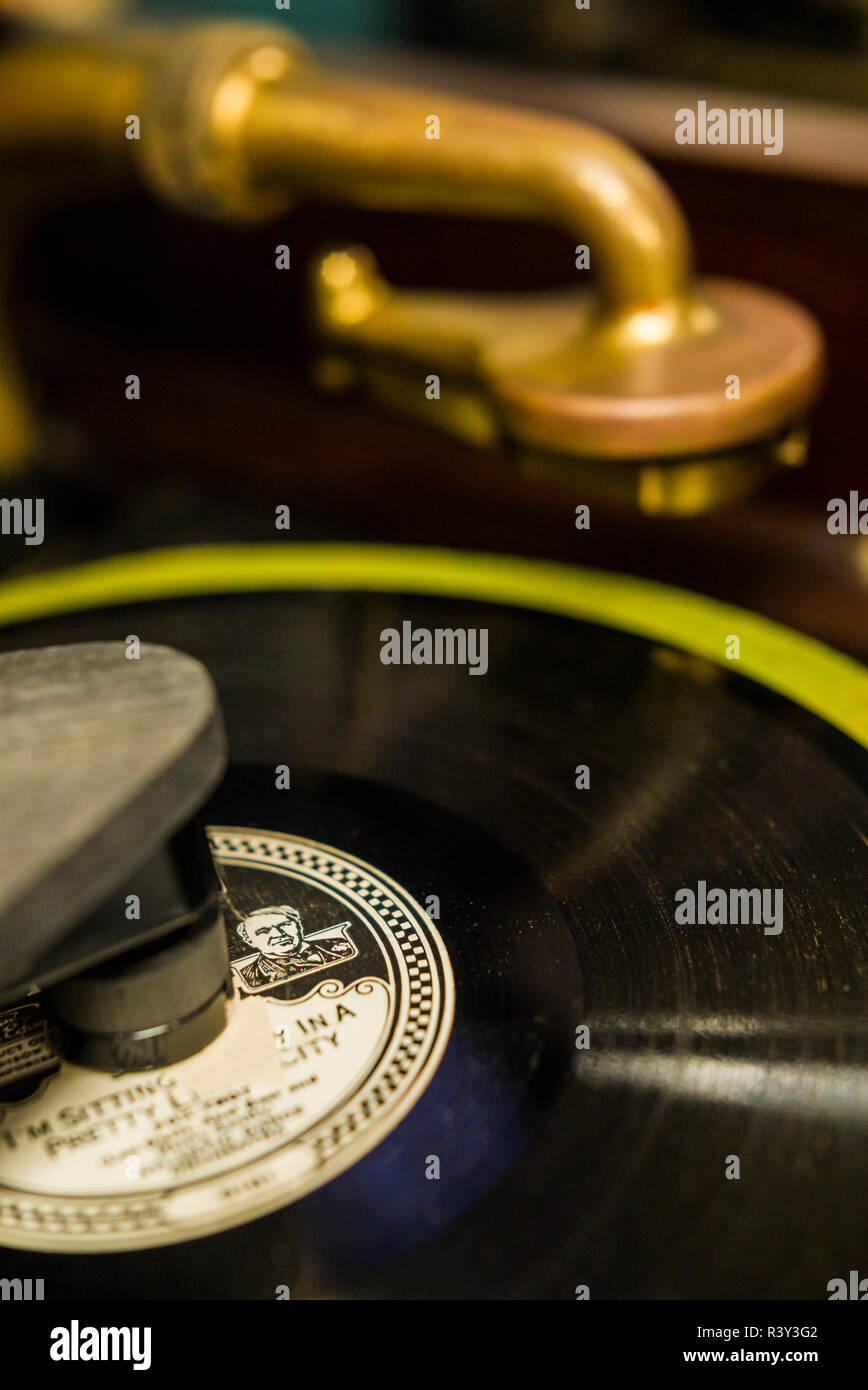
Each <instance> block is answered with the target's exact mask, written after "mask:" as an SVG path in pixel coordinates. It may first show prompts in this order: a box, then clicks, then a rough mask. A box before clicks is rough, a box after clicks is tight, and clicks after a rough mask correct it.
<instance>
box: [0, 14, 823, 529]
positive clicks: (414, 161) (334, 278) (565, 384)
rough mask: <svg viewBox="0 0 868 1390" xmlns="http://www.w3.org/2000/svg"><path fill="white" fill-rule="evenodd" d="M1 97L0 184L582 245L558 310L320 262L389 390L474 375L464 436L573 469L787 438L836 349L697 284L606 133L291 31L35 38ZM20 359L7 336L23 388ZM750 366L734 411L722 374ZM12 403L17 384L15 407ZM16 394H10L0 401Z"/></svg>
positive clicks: (0, 56)
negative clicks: (437, 83)
mask: <svg viewBox="0 0 868 1390" xmlns="http://www.w3.org/2000/svg"><path fill="white" fill-rule="evenodd" d="M0 92H2V94H3V101H2V103H0V189H2V188H3V187H4V186H6V182H7V175H8V173H9V172H10V171H11V172H12V173H14V171H15V170H16V168H17V169H19V170H22V169H24V170H28V169H29V170H31V171H32V170H33V168H34V167H35V168H37V169H39V170H42V172H43V175H44V178H43V184H44V191H45V196H47V197H52V196H55V197H56V196H58V194H57V179H58V171H61V172H62V173H63V174H64V175H65V176H70V175H71V173H72V172H73V171H77V173H75V177H79V178H80V177H82V176H83V177H86V178H89V179H93V178H103V179H105V178H108V179H109V180H110V181H114V182H117V181H119V180H124V179H127V178H130V177H136V178H138V179H140V180H141V181H142V182H144V184H145V185H146V186H147V187H149V188H150V189H151V190H152V192H153V193H154V194H155V195H156V196H157V197H159V198H161V199H162V200H164V201H168V202H170V203H174V204H176V205H179V206H181V207H183V208H184V209H185V210H186V211H188V212H195V213H199V214H200V215H203V216H206V217H211V218H217V219H224V220H232V219H241V220H256V219H262V218H268V217H270V216H273V215H275V214H277V213H279V212H281V211H283V210H285V209H286V208H287V207H289V206H290V205H291V204H292V202H293V201H294V200H296V199H298V198H300V197H310V196H313V197H316V196H327V197H328V198H331V199H333V200H335V199H336V200H338V201H344V202H352V203H357V204H361V205H364V206H368V207H379V208H410V209H414V210H418V209H441V210H444V211H453V212H478V213H482V214H487V215H513V216H514V215H521V216H526V217H530V218H534V219H537V220H539V221H547V222H550V223H551V224H553V225H555V226H557V227H560V228H563V229H565V230H566V231H567V232H569V233H570V234H571V235H573V236H574V237H575V239H576V242H577V243H581V244H586V245H588V246H589V248H590V250H591V262H592V270H593V277H594V279H593V283H594V290H595V293H594V295H593V296H588V295H587V293H585V292H584V291H583V292H581V294H578V293H576V294H571V295H562V296H560V299H559V301H558V302H557V303H555V302H553V301H552V300H551V297H548V298H545V297H537V298H534V297H532V296H522V297H521V298H520V300H519V299H518V298H516V299H515V300H514V301H513V302H512V304H511V305H507V306H506V307H504V306H503V305H501V306H499V307H498V306H494V307H493V306H492V305H491V304H490V303H486V302H485V301H482V300H476V299H474V298H473V297H472V296H452V297H451V298H450V297H448V296H441V297H439V299H438V300H437V302H432V300H431V299H430V298H429V299H426V298H425V297H424V296H422V295H417V296H406V295H400V294H396V293H395V292H393V291H391V290H390V287H389V286H387V285H386V284H385V283H384V282H383V281H381V280H379V278H378V277H377V275H376V272H375V270H374V268H373V266H372V263H370V261H366V260H365V257H364V255H358V254H354V255H349V256H345V258H344V259H343V260H341V259H340V258H338V260H335V259H334V258H332V259H331V260H330V261H329V262H328V264H325V263H324V265H323V266H321V267H320V274H319V277H318V279H317V281H316V283H315V293H316V300H317V304H318V308H319V314H320V327H321V330H322V332H323V334H324V336H325V338H326V339H327V340H329V341H332V342H334V343H335V344H336V345H337V347H338V349H340V350H345V351H347V352H349V354H350V356H353V355H355V357H356V358H358V359H363V360H364V361H365V363H366V364H368V365H369V366H370V368H371V370H370V371H369V373H368V379H369V384H373V385H374V389H375V390H378V391H379V393H380V394H381V396H382V397H383V398H384V399H390V400H391V401H392V403H393V404H397V405H398V408H401V409H403V408H410V409H414V408H415V407H414V405H413V404H412V402H411V398H412V401H415V399H416V395H417V394H418V392H417V383H418V379H419V378H418V368H419V364H420V362H421V363H425V364H427V365H428V367H429V368H432V369H433V370H435V371H437V370H440V369H441V367H442V369H444V370H446V371H447V372H452V373H455V372H457V373H458V374H459V375H461V376H463V377H464V378H465V379H466V378H467V377H468V376H470V377H473V378H475V380H476V381H477V383H478V385H479V388H480V391H479V397H478V399H476V400H475V401H474V400H472V399H470V396H469V395H468V393H467V392H466V391H464V394H463V395H462V393H461V388H460V387H456V390H455V391H454V392H453V394H452V397H451V405H448V404H447V405H446V407H445V408H444V409H442V410H441V411H440V412H439V419H438V421H437V423H441V424H445V426H446V427H447V428H451V429H457V430H458V431H459V432H465V431H469V432H470V433H471V435H473V432H474V431H475V432H476V433H475V435H474V436H473V437H477V438H480V439H483V438H484V439H496V438H498V437H500V436H501V435H503V434H507V435H511V436H512V437H513V438H514V439H515V440H517V441H518V442H520V443H521V444H522V445H523V446H526V447H527V448H528V449H529V450H530V451H531V453H533V451H542V452H543V453H554V454H555V455H559V456H561V457H562V458H566V459H569V458H582V457H583V458H586V459H594V458H596V459H609V460H613V461H618V460H624V459H632V460H641V459H642V458H643V457H646V458H647V457H649V456H652V457H656V458H677V457H679V456H680V457H682V458H684V459H688V458H690V457H691V456H694V457H695V456H696V455H708V454H711V453H715V452H718V453H721V454H722V453H723V452H724V451H727V450H728V451H730V452H731V451H732V450H733V449H735V448H740V447H741V446H742V445H743V444H746V445H748V446H749V447H750V448H753V447H754V446H755V445H756V444H757V442H758V441H762V440H764V439H771V438H772V437H774V436H778V437H779V436H780V435H781V432H782V431H784V430H785V429H787V428H788V427H789V426H790V425H791V424H792V423H793V422H794V421H795V420H798V417H799V416H800V414H801V413H802V412H803V411H804V408H805V406H806V404H807V402H808V401H809V400H810V398H811V396H812V394H813V393H814V391H815V390H816V386H817V381H818V376H819V363H820V356H821V354H820V340H819V335H818V334H817V332H816V329H815V327H814V326H813V324H812V323H811V321H810V320H809V319H808V318H807V316H806V315H804V314H803V313H802V312H801V311H800V310H798V309H797V308H796V307H795V306H793V305H790V304H788V303H787V301H783V300H780V299H779V298H777V297H775V296H771V295H768V294H766V293H764V292H760V291H755V290H753V289H752V288H751V287H749V286H738V285H728V284H725V283H723V284H720V285H711V286H708V287H700V288H699V289H697V287H696V286H695V285H694V284H693V283H692V276H691V255H690V245H689V238H688V233H687V229H686V226H685V223H684V219H683V217H682V215H681V212H680V210H679V208H678V206H677V204H676V202H675V201H674V199H673V198H672V197H671V195H670V194H669V192H668V191H667V189H666V188H665V186H664V185H663V184H662V183H661V181H660V180H659V179H658V178H657V176H656V175H655V174H654V173H653V172H652V170H651V169H649V168H648V166H647V165H646V164H645V163H644V161H643V160H641V159H640V158H639V157H638V156H637V155H635V154H633V153H632V152H631V151H630V150H629V149H627V148H626V146H624V145H623V144H622V143H621V142H620V141H619V140H616V139H614V138H612V137H610V136H608V135H605V134H602V133H601V132H599V131H597V130H594V129H592V128H591V127H589V126H586V125H582V124H579V123H576V122H572V121H565V120H561V119H558V118H554V117H548V116H543V115H537V114H533V113H529V112H522V111H515V110H511V109H508V108H504V107H497V106H489V105H485V104H483V103H477V102H475V101H469V100H456V99H455V98H453V97H450V96H446V95H442V94H431V93H425V94H420V93H419V92H417V91H415V90H413V89H407V90H402V89H397V88H396V89H389V88H383V87H381V86H379V85H374V84H370V83H365V82H358V81H350V80H348V79H346V78H345V77H343V76H341V75H336V74H334V73H330V72H328V71H326V70H321V69H319V68H317V66H316V65H315V64H314V63H313V62H312V61H311V60H310V59H309V57H308V55H307V53H306V51H305V50H304V49H303V48H302V47H301V46H300V45H299V44H297V43H296V42H295V41H294V40H292V39H291V38H289V37H288V36H287V35H286V34H285V32H284V31H283V30H281V29H270V28H267V27H260V26H251V25H245V24H238V23H234V22H227V23H219V24H204V25H201V24H194V25H189V26H184V27H175V28H171V29H159V28H158V29H119V30H107V31H105V32H104V33H100V34H93V35H91V36H90V37H87V38H79V37H76V38H75V39H69V40H65V41H58V40H56V39H52V40H46V41H43V42H42V43H35V44H34V43H31V44H19V45H17V46H14V47H12V48H11V49H9V50H7V51H5V52H2V53H0ZM131 115H135V116H137V117H138V118H139V122H140V127H141V129H140V138H135V139H132V140H131V139H127V138H125V123H126V122H127V120H128V118H129V117H130V116H131ZM61 182H62V180H61ZM60 196H62V195H60ZM21 206H22V205H21V204H19V209H20V207H21ZM8 220H9V218H8V217H7V221H8ZM10 351H11V349H10V345H9V343H8V338H7V341H6V342H5V343H4V342H3V341H2V326H0V358H4V359H5V362H4V361H2V360H0V371H2V370H3V367H4V365H5V368H6V372H7V378H8V380H10V381H11V379H12V375H13V374H14V372H13V369H12V368H11V366H10V362H9V354H10ZM384 355H385V357H386V358H389V359H390V360H391V361H394V360H395V359H396V358H397V359H399V360H402V361H403V363H404V368H403V370H404V373H405V378H404V379H403V380H397V379H395V378H394V376H393V377H390V376H389V372H390V371H391V368H390V367H389V366H388V364H387V366H386V370H385V372H384V371H383V370H382V369H381V366H378V361H379V359H380V358H382V357H383V356H384ZM739 371H741V374H742V397H741V404H740V406H738V407H736V408H735V409H734V408H733V405H732V402H731V401H730V400H728V399H726V398H725V396H724V382H725V380H726V379H728V376H727V374H728V373H733V372H734V373H739ZM11 390H14V388H10V387H9V385H8V381H7V390H6V396H7V400H8V399H9V398H10V395H11ZM2 400H3V387H2V383H0V412H2V409H3V407H2ZM468 421H471V423H470V424H467V422H468ZM19 435H20V431H19ZM0 438H2V419H0ZM16 447H17V446H16ZM2 448H3V446H2V443H0V465H2ZM751 468H752V465H751ZM749 471H750V470H749ZM733 476H734V475H733ZM656 486H657V485H656V484H655V487H656ZM667 486H668V485H667ZM738 486H739V487H740V486H741V483H739V484H738ZM664 490H665V489H664ZM711 491H713V489H711ZM700 492H701V493H702V495H703V497H704V496H705V495H706V492H707V490H706V489H705V487H704V486H703V488H702V489H700ZM646 495H647V488H646ZM667 495H668V493H667ZM695 495H696V490H695V488H694V489H693V490H692V492H691V496H692V497H693V496H695ZM685 505H687V504H685ZM689 505H690V507H694V505H695V504H694V502H692V501H691V502H690V503H689Z"/></svg>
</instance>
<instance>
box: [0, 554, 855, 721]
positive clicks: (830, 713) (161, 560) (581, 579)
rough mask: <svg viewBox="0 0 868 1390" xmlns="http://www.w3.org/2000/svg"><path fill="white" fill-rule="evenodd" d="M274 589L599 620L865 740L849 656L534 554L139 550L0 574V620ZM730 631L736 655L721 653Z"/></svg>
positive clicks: (626, 579)
mask: <svg viewBox="0 0 868 1390" xmlns="http://www.w3.org/2000/svg"><path fill="white" fill-rule="evenodd" d="M286 589H328V590H332V589H349V590H357V591H358V590H362V591H368V592H389V591H396V592H399V593H400V592H403V593H414V594H426V595H429V596H433V597H441V598H457V599H469V600H476V601H480V602H485V603H499V604H506V605H512V606H515V607H519V608H529V609H534V610H537V611H539V612H543V613H554V614H558V615H560V616H563V617H571V618H580V619H582V620H584V621H586V622H592V623H599V624H601V625H603V626H605V627H612V628H617V629H619V630H621V631H623V632H630V633H633V634H635V635H637V636H640V637H646V638H650V639H651V640H653V641H656V642H660V643H663V644H665V645H667V646H670V647H675V648H679V649H681V650H682V651H685V652H689V653H691V654H693V655H696V656H702V657H705V658H707V659H708V660H709V661H712V662H714V663H716V664H717V665H719V666H722V667H724V668H725V669H727V670H729V671H735V672H736V673H737V674H739V675H742V676H748V677H749V678H750V679H751V680H754V681H757V682H759V683H760V684H762V685H764V686H766V687H767V688H768V689H770V690H774V691H776V692H777V693H778V694H779V695H783V696H786V698H787V699H789V700H793V701H795V703H796V704H799V705H802V706H803V707H804V708H805V709H808V710H810V711H811V712H812V713H814V714H816V715H819V716H820V718H821V719H824V720H826V722H827V723H829V724H831V725H832V726H833V727H834V728H836V729H840V730H841V731H842V732H843V733H845V734H848V735H849V736H850V737H851V738H852V739H855V741H856V742H857V743H859V744H861V745H862V746H863V747H865V748H868V669H866V668H865V667H864V666H861V665H860V664H859V663H858V662H856V661H854V660H852V659H851V658H850V657H847V656H843V655H841V653H839V652H835V651H833V650H832V649H831V648H829V647H826V646H825V645H824V644H823V643H822V642H818V641H816V640H815V639H814V638H811V637H805V636H804V635H802V634H801V633H798V632H793V631H792V630H790V629H789V628H786V627H782V626H781V625H780V624H778V623H775V622H772V621H771V620H770V619H768V618H763V617H760V616H759V615H757V614H755V613H749V612H747V611H746V610H744V609H740V608H735V607H732V606H731V605H729V604H724V603H718V602H717V601H716V600H714V599H710V598H706V597H705V596H703V595H701V594H694V593H690V592H688V591H686V590H682V589H675V588H671V587H670V586H668V585H665V584H658V583H656V582H654V581H652V580H647V579H636V578H634V577H632V576H630V575H623V574H613V573H610V572H609V571H606V570H594V569H580V568H573V567H570V566H568V565H562V564H554V563H550V562H547V561H541V560H525V559H519V558H516V557H512V556H503V555H491V554H485V553H478V552H472V551H453V550H439V549H433V548H432V549H427V548H426V549H421V548H416V547H404V546H382V545H353V544H349V545H342V544H302V545H294V544H283V545H280V544H257V545H206V546H189V547H181V548H173V549H165V550H151V551H145V552H142V553H140V554H130V555H120V556H114V557H112V558H110V559H103V560H94V561H90V562H88V563H86V564H82V565H76V566H74V567H72V568H69V569H61V570H53V571H49V572H47V573H43V574H35V575H27V576H22V577H19V578H14V579H8V580H6V581H4V582H3V583H0V626H9V625H11V624H15V623H25V622H32V621H35V620H38V619H42V618H51V617H57V616H60V615H61V614H64V613H70V612H78V611H82V610H88V609H97V608H109V607H114V606H116V605H119V604H129V603H146V602H150V601H153V600H159V599H175V598H190V597H195V596H196V595H203V594H236V593H246V592H248V593H249V592H266V591H272V592H273V591H280V590H286ZM732 637H738V639H739V648H740V655H739V658H738V659H737V660H732V659H729V658H728V657H727V654H726V653H727V643H728V640H729V639H731V638H732Z"/></svg>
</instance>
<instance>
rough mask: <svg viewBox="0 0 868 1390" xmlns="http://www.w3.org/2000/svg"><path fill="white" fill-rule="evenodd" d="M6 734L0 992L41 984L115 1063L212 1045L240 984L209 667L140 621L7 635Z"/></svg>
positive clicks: (83, 1059)
mask: <svg viewBox="0 0 868 1390" xmlns="http://www.w3.org/2000/svg"><path fill="white" fill-rule="evenodd" d="M0 740H2V747H3V759H2V763H0V806H2V807H3V808H4V809H3V815H2V828H3V836H4V848H5V853H4V855H3V856H2V857H0V1004H4V1003H9V1002H12V1001H14V1000H16V999H19V998H21V997H23V996H24V995H26V994H28V993H29V992H31V991H32V990H33V989H35V988H39V990H40V991H41V993H40V1002H41V1004H42V1005H43V1007H44V1009H45V1011H46V1013H47V1015H48V1017H49V1019H50V1020H51V1021H52V1023H53V1025H54V1033H55V1035H56V1040H57V1043H58V1046H59V1048H60V1050H61V1051H62V1052H63V1053H65V1055H67V1056H68V1057H70V1058H71V1059H72V1060H74V1061H76V1062H78V1063H80V1064H81V1065H84V1066H90V1067H95V1068H98V1069H101V1070H105V1071H110V1072H118V1071H136V1070H145V1069H148V1068H151V1067H156V1066H165V1065H168V1064H169V1063H171V1062H176V1061H179V1060H180V1059H181V1058H183V1057H186V1056H189V1055H190V1054H191V1053H193V1052H196V1051H198V1050H199V1049H200V1048H201V1047H204V1046H205V1044H206V1043H208V1042H210V1041H211V1040H212V1038H214V1037H216V1036H217V1034H218V1033H219V1032H220V1031H221V1029H222V1028H223V1025H224V1022H225V1004H226V998H227V995H228V994H229V993H230V992H231V985H230V975H229V966H228V959H227V951H226V939H225V933H224V930H223V916H222V910H221V899H220V884H219V880H218V878H217V875H216V872H215V869H214V866H213V863H212V860H211V855H210V851H209V848H208V843H207V840H206V837H205V833H204V829H203V827H202V825H201V824H200V822H199V819H198V813H199V811H200V809H201V807H202V805H203V804H204V802H205V800H206V799H207V797H208V795H209V794H210V792H211V791H212V790H213V789H214V787H215V786H216V785H217V783H218V782H219V781H220V779H221V777H222V775H223V771H224V768H225V764H226V747H225V735H224V732H223V723H222V718H221V715H220V710H219V706H218V702H217V697H216V692H215V689H214V685H213V683H212V681H211V678H210V676H209V675H208V673H207V671H206V670H205V668H204V667H203V666H202V665H201V664H200V663H199V662H197V661H195V660H194V659H193V658H192V657H189V656H186V655H184V654H183V653H181V652H177V651H174V650H173V649H172V648H170V647H162V646H152V645H149V644H147V643H143V644H140V643H139V642H138V639H132V638H128V639H127V640H126V641H116V642H86V643H77V644H73V645H69V646H59V647H44V648H39V649H37V650H30V651H17V652H10V653H8V654H6V655H3V656H0Z"/></svg>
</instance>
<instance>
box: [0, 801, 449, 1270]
mask: <svg viewBox="0 0 868 1390" xmlns="http://www.w3.org/2000/svg"><path fill="white" fill-rule="evenodd" d="M209 836H210V840H211V847H212V851H213V855H214V860H215V863H216V865H217V869H218V871H219V873H220V875H221V878H222V880H223V886H224V889H225V917H226V932H227V936H228V941H229V957H230V961H231V968H232V980H233V985H234V997H233V998H232V1000H231V1001H230V1003H229V1006H228V1021H227V1026H226V1028H225V1029H224V1031H223V1033H222V1034H221V1035H220V1037H219V1038H217V1039H216V1040H215V1041H214V1042H213V1043H211V1045H210V1046H209V1047H207V1048H205V1049H204V1051H202V1052H199V1053H197V1054H196V1055H195V1056H192V1057H188V1058H186V1059H185V1060H184V1061H183V1062H178V1063H176V1064H175V1065H173V1066H169V1067H166V1068H165V1069H164V1070H162V1071H160V1070H156V1071H149V1072H133V1073H127V1074H126V1075H123V1076H117V1077H112V1076H109V1075H107V1074H104V1073H102V1072H97V1071H90V1070H87V1069H85V1068H82V1067H77V1066H72V1065H70V1064H69V1063H67V1062H62V1061H60V1060H59V1058H58V1057H57V1056H56V1055H55V1053H54V1051H53V1048H52V1044H51V1037H50V1031H49V1028H48V1025H47V1021H46V1019H45V1017H44V1015H43V1012H42V1009H41V1007H40V1004H39V996H38V994H35V995H32V996H30V997H28V998H27V999H26V1000H24V1001H22V1002H20V1003H18V1004H16V1005H14V1006H13V1007H11V1008H7V1009H5V1010H3V1011H2V1012H0V1244H5V1245H8V1246H17V1247H20V1248H25V1249H33V1250H57V1251H76V1250H79V1251H81V1250H100V1251H106V1250H133V1249H140V1248H143V1247H147V1246H154V1245H165V1244H170V1243H172V1242H174V1241H182V1240H190V1239H193V1238H194V1237H197V1236H204V1235H209V1234H212V1233H213V1232H216V1231H221V1230H225V1229H227V1228H229V1227H231V1226H236V1225H239V1224H240V1223H242V1222H244V1221H249V1220H252V1219H253V1218H255V1217H258V1216H263V1215H265V1214H266V1213H267V1212H270V1211H274V1210H276V1209H277V1208H278V1207H281V1206H283V1205H284V1204H285V1203H287V1202H290V1201H293V1200H295V1199H296V1198H298V1197H300V1196H302V1195H303V1194H304V1193H306V1192H310V1191H311V1190H312V1189H313V1188H316V1187H319V1186H320V1185H321V1184H322V1183H325V1182H328V1181H329V1179H330V1178H333V1177H335V1176H336V1175H337V1174H338V1173H340V1172H342V1171H343V1169H345V1168H347V1167H349V1166H350V1165H351V1164H352V1163H354V1162H355V1161H356V1160H357V1159H359V1158H361V1157H362V1155H363V1154H365V1153H367V1152H368V1151H369V1150H370V1149H372V1148H373V1147H374V1146H375V1145H376V1144H377V1143H378V1142H379V1141H380V1140H381V1139H382V1138H383V1137H384V1135H386V1134H387V1133H388V1132H389V1131H390V1130H391V1129H393V1128H394V1126H395V1125H396V1124H397V1123H398V1121H399V1120H400V1119H401V1118H402V1116H403V1115H405V1114H406V1112H407V1111H408V1110H409V1109H410V1107H411V1106H412V1105H413V1104H414V1103H415V1102H416V1101H417V1100H418V1098H419V1096H420V1095H421V1094H422V1092H423V1090H424V1089H425V1087H426V1086H427V1084H428V1082H429V1081H430V1079H431V1077H432V1076H433V1074H434V1071H435V1070H436V1068H437V1065H438V1063H439V1061H440V1058H441V1056H442V1054H443V1051H444V1048H445V1046H446V1042H447V1039H448V1036H449V1030H450V1027H451V1024H452V1016H453V1004H454V985H453V980H452V972H451V969H450V966H449V960H448V957H447V954H446V951H445V948H444V946H443V942H442V941H441V940H440V937H439V935H438V933H437V931H436V930H435V929H434V926H433V924H432V922H431V920H430V918H429V917H428V916H427V914H426V913H425V912H424V910H423V909H422V908H421V907H420V906H419V904H418V903H417V902H416V901H415V900H414V899H413V898H412V897H410V895H409V894H408V893H406V892H405V891H404V890H403V889H402V888H401V887H400V886H399V885H398V884H397V883H395V882H393V881H392V880H391V879H389V878H386V877H385V876H384V875H383V874H381V873H379V872H378V871H377V870H376V869H375V868H373V867H372V866H371V865H370V864H366V863H364V862H363V861H362V860H360V859H356V858H353V857H352V856H351V855H348V854H344V853H342V852H341V851H340V850H337V849H333V848H331V847H330V846H328V845H321V844H317V843H315V842H313V841H311V840H301V839H297V838H294V837H293V836H290V835H283V834H275V833H271V832H266V831H259V830H250V829H237V828H224V827H212V828H211V829H210V830H209Z"/></svg>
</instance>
